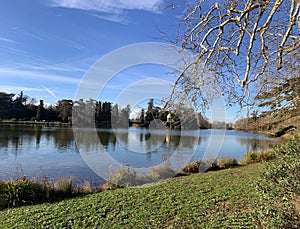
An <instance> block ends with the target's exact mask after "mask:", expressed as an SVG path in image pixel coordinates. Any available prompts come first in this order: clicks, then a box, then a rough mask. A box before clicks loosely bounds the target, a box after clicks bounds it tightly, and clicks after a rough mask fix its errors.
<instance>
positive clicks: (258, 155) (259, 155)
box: [241, 150, 276, 165]
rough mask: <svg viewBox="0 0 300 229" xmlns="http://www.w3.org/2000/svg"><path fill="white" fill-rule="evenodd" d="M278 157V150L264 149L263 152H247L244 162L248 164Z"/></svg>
mask: <svg viewBox="0 0 300 229" xmlns="http://www.w3.org/2000/svg"><path fill="white" fill-rule="evenodd" d="M275 157H276V152H275V151H274V150H269V151H263V152H254V151H251V152H247V153H246V155H245V156H244V158H243V160H242V162H241V163H242V164H245V165H248V164H253V163H258V162H262V161H270V160H273V159H274V158H275Z"/></svg>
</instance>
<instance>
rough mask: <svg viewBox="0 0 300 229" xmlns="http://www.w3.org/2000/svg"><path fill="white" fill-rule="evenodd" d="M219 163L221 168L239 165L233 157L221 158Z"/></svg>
mask: <svg viewBox="0 0 300 229" xmlns="http://www.w3.org/2000/svg"><path fill="white" fill-rule="evenodd" d="M217 163H218V166H219V168H220V169H227V168H231V167H235V166H239V163H238V162H237V160H236V159H234V158H232V157H223V158H219V159H218V161H217Z"/></svg>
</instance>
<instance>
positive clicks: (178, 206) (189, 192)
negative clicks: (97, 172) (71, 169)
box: [0, 164, 263, 228]
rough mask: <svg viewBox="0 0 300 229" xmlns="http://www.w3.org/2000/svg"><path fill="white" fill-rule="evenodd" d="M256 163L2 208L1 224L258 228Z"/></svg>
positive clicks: (261, 166) (258, 171) (3, 226)
mask: <svg viewBox="0 0 300 229" xmlns="http://www.w3.org/2000/svg"><path fill="white" fill-rule="evenodd" d="M262 169H263V165H262V164H253V165H249V166H244V167H238V168H234V169H228V170H221V171H216V172H208V173H204V174H193V175H190V176H183V177H177V178H174V179H170V180H167V181H165V182H163V183H159V184H157V185H149V186H144V187H135V188H127V189H118V190H114V191H106V192H101V193H97V194H91V195H87V196H84V197H77V198H73V199H68V200H63V201H61V202H57V203H52V204H50V203H47V204H41V205H35V206H24V207H20V208H15V209H8V210H3V211H1V212H0V227H1V228H41V227H49V228H55V227H57V228H62V227H67V228H87V227H92V228H113V227H126V228H145V227H149V228H150V227H151V228H216V227H221V228H226V227H241V228H245V227H247V228H248V227H250V228H251V227H252V228H253V227H254V222H253V220H252V217H251V212H253V211H254V210H255V208H256V203H255V201H256V200H257V198H258V196H257V195H258V194H257V192H256V191H255V187H254V185H253V181H254V180H256V179H257V177H258V176H259V174H261V172H262Z"/></svg>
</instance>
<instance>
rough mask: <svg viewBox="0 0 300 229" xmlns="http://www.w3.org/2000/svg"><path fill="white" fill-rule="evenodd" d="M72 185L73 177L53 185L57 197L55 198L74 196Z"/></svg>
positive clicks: (60, 180)
mask: <svg viewBox="0 0 300 229" xmlns="http://www.w3.org/2000/svg"><path fill="white" fill-rule="evenodd" d="M72 184H73V179H72V178H71V177H70V178H61V179H59V180H58V181H56V182H55V183H54V185H53V191H54V193H53V194H54V195H55V197H60V198H65V197H70V196H72Z"/></svg>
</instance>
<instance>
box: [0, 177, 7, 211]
mask: <svg viewBox="0 0 300 229" xmlns="http://www.w3.org/2000/svg"><path fill="white" fill-rule="evenodd" d="M6 192H7V186H6V184H5V183H4V182H3V181H1V180H0V210H2V209H4V208H6V207H7V206H8V203H7V199H6Z"/></svg>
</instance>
